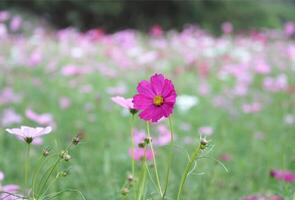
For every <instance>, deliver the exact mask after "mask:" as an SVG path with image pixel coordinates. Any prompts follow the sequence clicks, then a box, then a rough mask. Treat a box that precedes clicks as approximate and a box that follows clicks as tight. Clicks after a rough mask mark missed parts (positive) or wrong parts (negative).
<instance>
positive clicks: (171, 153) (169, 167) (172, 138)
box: [162, 117, 174, 200]
mask: <svg viewBox="0 0 295 200" xmlns="http://www.w3.org/2000/svg"><path fill="white" fill-rule="evenodd" d="M172 124H173V123H172V117H169V129H170V134H171V141H170V145H169V151H170V152H169V158H168V165H167V174H166V182H165V189H164V193H163V196H162V199H163V200H164V199H165V196H166V192H167V188H168V182H169V177H170V169H171V163H172V160H173V148H174V131H173V125H172Z"/></svg>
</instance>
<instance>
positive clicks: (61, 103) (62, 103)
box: [59, 97, 71, 109]
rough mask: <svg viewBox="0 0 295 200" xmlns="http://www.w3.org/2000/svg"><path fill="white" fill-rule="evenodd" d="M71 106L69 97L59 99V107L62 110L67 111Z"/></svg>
mask: <svg viewBox="0 0 295 200" xmlns="http://www.w3.org/2000/svg"><path fill="white" fill-rule="evenodd" d="M70 106H71V100H70V99H69V98H68V97H61V98H60V99H59V107H60V108H62V109H67V108H69V107H70Z"/></svg>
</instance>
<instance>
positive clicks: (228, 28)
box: [221, 22, 234, 34]
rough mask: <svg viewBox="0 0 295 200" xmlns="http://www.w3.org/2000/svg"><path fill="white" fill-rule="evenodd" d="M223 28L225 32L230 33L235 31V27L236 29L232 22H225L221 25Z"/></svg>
mask: <svg viewBox="0 0 295 200" xmlns="http://www.w3.org/2000/svg"><path fill="white" fill-rule="evenodd" d="M221 28H222V31H223V32H224V33H225V34H229V33H231V32H233V29H234V28H233V25H232V23H230V22H224V23H223V24H222V25H221Z"/></svg>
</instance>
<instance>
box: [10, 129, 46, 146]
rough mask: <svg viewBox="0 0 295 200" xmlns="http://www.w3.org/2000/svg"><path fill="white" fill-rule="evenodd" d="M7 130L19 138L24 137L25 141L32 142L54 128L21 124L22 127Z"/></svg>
mask: <svg viewBox="0 0 295 200" xmlns="http://www.w3.org/2000/svg"><path fill="white" fill-rule="evenodd" d="M6 131H7V132H8V133H10V134H12V135H15V136H16V137H18V138H22V139H23V140H24V141H25V142H27V143H29V144H30V143H32V142H33V140H34V139H35V138H39V137H41V136H43V135H47V134H49V133H50V132H51V131H52V128H51V127H50V126H48V127H45V128H42V127H36V128H32V127H28V126H21V127H20V128H12V129H6Z"/></svg>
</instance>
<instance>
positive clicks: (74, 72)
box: [61, 65, 93, 76]
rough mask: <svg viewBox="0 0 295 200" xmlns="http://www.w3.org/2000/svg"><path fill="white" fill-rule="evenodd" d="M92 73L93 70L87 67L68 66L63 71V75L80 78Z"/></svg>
mask: <svg viewBox="0 0 295 200" xmlns="http://www.w3.org/2000/svg"><path fill="white" fill-rule="evenodd" d="M92 71H93V69H92V68H90V67H87V66H75V65H66V66H64V67H63V68H62V69H61V74H62V75H64V76H78V75H83V74H88V73H91V72H92Z"/></svg>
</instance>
